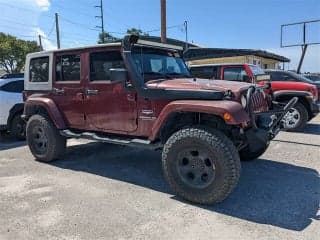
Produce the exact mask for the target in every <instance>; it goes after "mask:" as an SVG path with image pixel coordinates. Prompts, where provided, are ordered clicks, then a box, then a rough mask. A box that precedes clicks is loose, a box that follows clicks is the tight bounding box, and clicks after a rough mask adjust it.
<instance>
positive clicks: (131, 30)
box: [127, 28, 149, 36]
mask: <svg viewBox="0 0 320 240" xmlns="http://www.w3.org/2000/svg"><path fill="white" fill-rule="evenodd" d="M127 34H134V35H138V36H149V34H148V33H146V32H143V31H142V30H141V29H138V28H129V29H127Z"/></svg>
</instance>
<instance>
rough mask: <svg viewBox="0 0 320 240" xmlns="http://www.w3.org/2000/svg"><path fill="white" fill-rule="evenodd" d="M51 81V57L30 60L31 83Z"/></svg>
mask: <svg viewBox="0 0 320 240" xmlns="http://www.w3.org/2000/svg"><path fill="white" fill-rule="evenodd" d="M48 80H49V57H39V58H33V59H31V60H30V67H29V81H30V82H48Z"/></svg>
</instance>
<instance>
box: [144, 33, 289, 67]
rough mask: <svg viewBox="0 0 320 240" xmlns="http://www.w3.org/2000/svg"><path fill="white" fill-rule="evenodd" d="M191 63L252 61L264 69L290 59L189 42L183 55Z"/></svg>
mask: <svg viewBox="0 0 320 240" xmlns="http://www.w3.org/2000/svg"><path fill="white" fill-rule="evenodd" d="M141 38H142V39H144V40H148V41H153V42H161V38H160V37H156V36H141ZM167 43H168V44H173V45H178V46H182V47H184V48H185V47H186V42H184V41H180V40H177V39H172V38H167ZM183 57H184V59H185V60H186V61H187V63H188V64H190V65H198V64H219V63H250V64H255V65H258V66H260V67H261V68H263V69H266V68H268V69H279V68H284V63H288V62H290V59H288V58H286V57H284V56H280V55H277V54H274V53H271V52H267V51H264V50H254V49H231V48H203V47H200V46H199V45H196V44H194V43H188V50H187V51H186V52H185V53H184V55H183Z"/></svg>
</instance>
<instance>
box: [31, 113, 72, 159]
mask: <svg viewBox="0 0 320 240" xmlns="http://www.w3.org/2000/svg"><path fill="white" fill-rule="evenodd" d="M27 141H28V145H29V148H30V151H31V152H32V154H33V156H34V157H35V158H36V159H37V160H39V161H43V162H50V161H52V160H55V159H58V158H62V157H63V155H64V153H65V150H66V138H65V137H63V136H61V135H60V133H59V131H58V129H57V128H56V127H55V126H54V125H53V123H52V122H51V121H50V119H49V118H48V117H46V116H43V115H33V116H32V117H31V118H30V119H29V121H28V123H27Z"/></svg>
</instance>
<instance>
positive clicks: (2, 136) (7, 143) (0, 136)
mask: <svg viewBox="0 0 320 240" xmlns="http://www.w3.org/2000/svg"><path fill="white" fill-rule="evenodd" d="M26 144H27V143H26V141H18V140H16V139H15V138H13V137H12V136H10V134H8V133H6V132H0V151H1V150H7V149H12V148H17V147H22V146H25V145H26Z"/></svg>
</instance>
